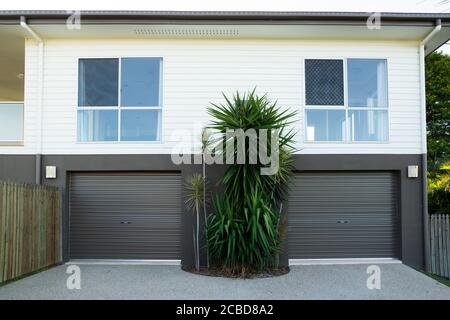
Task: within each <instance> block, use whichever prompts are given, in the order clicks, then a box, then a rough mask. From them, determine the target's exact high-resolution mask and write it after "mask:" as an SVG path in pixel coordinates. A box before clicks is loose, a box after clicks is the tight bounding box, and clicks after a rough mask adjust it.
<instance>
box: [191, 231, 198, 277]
mask: <svg viewBox="0 0 450 320" xmlns="http://www.w3.org/2000/svg"><path fill="white" fill-rule="evenodd" d="M192 244H193V245H194V260H195V269H196V270H197V260H198V259H197V244H196V241H195V227H194V226H192Z"/></svg>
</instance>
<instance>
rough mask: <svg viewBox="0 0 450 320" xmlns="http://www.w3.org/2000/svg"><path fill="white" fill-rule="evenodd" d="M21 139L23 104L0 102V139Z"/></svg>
mask: <svg viewBox="0 0 450 320" xmlns="http://www.w3.org/2000/svg"><path fill="white" fill-rule="evenodd" d="M22 140H23V104H21V103H0V141H22Z"/></svg>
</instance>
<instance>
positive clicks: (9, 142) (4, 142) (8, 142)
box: [0, 101, 25, 147]
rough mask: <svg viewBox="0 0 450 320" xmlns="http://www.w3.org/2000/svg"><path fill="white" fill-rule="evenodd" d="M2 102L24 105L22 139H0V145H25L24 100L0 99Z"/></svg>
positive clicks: (0, 103) (0, 102) (23, 110)
mask: <svg viewBox="0 0 450 320" xmlns="http://www.w3.org/2000/svg"><path fill="white" fill-rule="evenodd" d="M2 104H20V105H22V140H2V139H0V146H2V147H3V146H23V145H24V140H25V103H24V101H0V105H2Z"/></svg>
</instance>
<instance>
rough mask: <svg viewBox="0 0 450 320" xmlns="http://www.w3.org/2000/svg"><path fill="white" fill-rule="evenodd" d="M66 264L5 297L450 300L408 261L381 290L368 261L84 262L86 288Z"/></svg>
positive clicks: (2, 291)
mask: <svg viewBox="0 0 450 320" xmlns="http://www.w3.org/2000/svg"><path fill="white" fill-rule="evenodd" d="M67 267H68V265H62V266H58V267H55V268H52V269H50V270H47V271H44V272H41V273H39V274H35V275H33V276H30V277H27V278H25V279H22V280H19V281H16V282H13V283H10V284H8V285H5V286H2V287H0V299H170V300H174V299H221V300H223V299H450V288H449V287H447V286H445V285H443V284H440V283H438V282H436V281H435V280H433V279H431V278H429V277H427V276H425V275H423V274H421V273H419V272H417V271H415V270H413V269H411V268H409V267H407V266H405V265H402V264H380V265H379V267H380V269H381V289H380V290H377V289H373V290H369V289H367V285H366V282H367V277H368V274H367V265H319V266H292V267H291V272H290V273H289V274H287V275H284V276H280V277H274V278H264V279H249V280H242V279H239V280H236V279H225V278H215V277H206V276H198V275H193V274H190V273H186V272H184V271H182V270H180V268H179V267H177V266H148V265H80V268H81V289H80V290H77V289H73V290H69V289H67V287H66V281H67V277H68V276H69V275H68V274H66V269H67Z"/></svg>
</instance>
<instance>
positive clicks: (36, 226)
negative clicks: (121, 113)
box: [0, 181, 61, 283]
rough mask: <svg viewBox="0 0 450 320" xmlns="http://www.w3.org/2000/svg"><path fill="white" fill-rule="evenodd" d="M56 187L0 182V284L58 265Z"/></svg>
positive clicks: (58, 216) (58, 237)
mask: <svg viewBox="0 0 450 320" xmlns="http://www.w3.org/2000/svg"><path fill="white" fill-rule="evenodd" d="M60 197H61V194H60V192H59V191H58V189H57V188H53V187H43V186H37V185H31V184H22V183H14V182H7V181H0V283H1V282H4V281H7V280H10V279H13V278H16V277H18V276H21V275H24V274H27V273H30V272H32V271H35V270H37V269H40V268H42V267H46V266H50V265H54V264H57V263H59V262H60V255H59V254H55V251H57V252H59V250H60V248H61V243H60V242H59V241H60V239H61V236H60V234H59V233H60V230H61V229H60V214H61V201H60Z"/></svg>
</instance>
